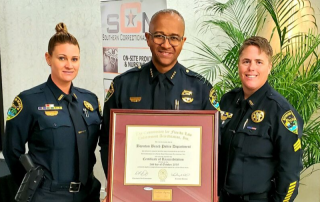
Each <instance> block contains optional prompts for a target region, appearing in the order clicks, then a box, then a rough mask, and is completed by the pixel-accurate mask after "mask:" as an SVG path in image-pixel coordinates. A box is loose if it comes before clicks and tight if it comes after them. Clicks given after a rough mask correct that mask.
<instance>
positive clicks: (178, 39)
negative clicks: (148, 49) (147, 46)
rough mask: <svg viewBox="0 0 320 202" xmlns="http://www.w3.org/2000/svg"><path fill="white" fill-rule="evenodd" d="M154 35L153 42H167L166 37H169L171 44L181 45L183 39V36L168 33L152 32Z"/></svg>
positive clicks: (159, 43)
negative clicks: (168, 34) (167, 34)
mask: <svg viewBox="0 0 320 202" xmlns="http://www.w3.org/2000/svg"><path fill="white" fill-rule="evenodd" d="M149 34H150V35H151V36H152V39H153V42H154V43H156V44H158V45H161V44H163V43H165V41H166V39H168V41H169V43H170V45H171V46H179V45H180V44H181V41H182V40H183V37H180V36H174V35H173V36H166V35H162V34H151V33H149Z"/></svg>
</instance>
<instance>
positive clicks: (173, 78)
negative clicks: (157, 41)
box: [149, 61, 182, 85]
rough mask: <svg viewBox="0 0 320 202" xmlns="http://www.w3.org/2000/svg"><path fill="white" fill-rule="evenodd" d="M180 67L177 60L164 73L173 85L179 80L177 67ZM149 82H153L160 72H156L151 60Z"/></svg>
mask: <svg viewBox="0 0 320 202" xmlns="http://www.w3.org/2000/svg"><path fill="white" fill-rule="evenodd" d="M181 67H182V65H180V64H179V63H178V62H177V63H176V64H175V65H174V66H173V67H172V68H171V69H170V70H169V71H168V72H166V73H164V75H165V77H166V78H167V79H168V81H170V83H172V84H173V85H175V84H176V83H177V82H179V80H180V79H179V78H180V77H181V75H180V74H181V73H180V71H179V69H180V68H181ZM149 71H150V82H153V81H154V80H155V79H156V78H157V77H158V75H159V74H161V73H160V72H158V70H157V69H156V67H155V66H154V64H153V62H152V61H151V62H150V70H149Z"/></svg>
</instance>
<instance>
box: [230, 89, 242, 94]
mask: <svg viewBox="0 0 320 202" xmlns="http://www.w3.org/2000/svg"><path fill="white" fill-rule="evenodd" d="M241 89H242V88H234V89H232V90H231V91H229V93H239V92H240V91H241Z"/></svg>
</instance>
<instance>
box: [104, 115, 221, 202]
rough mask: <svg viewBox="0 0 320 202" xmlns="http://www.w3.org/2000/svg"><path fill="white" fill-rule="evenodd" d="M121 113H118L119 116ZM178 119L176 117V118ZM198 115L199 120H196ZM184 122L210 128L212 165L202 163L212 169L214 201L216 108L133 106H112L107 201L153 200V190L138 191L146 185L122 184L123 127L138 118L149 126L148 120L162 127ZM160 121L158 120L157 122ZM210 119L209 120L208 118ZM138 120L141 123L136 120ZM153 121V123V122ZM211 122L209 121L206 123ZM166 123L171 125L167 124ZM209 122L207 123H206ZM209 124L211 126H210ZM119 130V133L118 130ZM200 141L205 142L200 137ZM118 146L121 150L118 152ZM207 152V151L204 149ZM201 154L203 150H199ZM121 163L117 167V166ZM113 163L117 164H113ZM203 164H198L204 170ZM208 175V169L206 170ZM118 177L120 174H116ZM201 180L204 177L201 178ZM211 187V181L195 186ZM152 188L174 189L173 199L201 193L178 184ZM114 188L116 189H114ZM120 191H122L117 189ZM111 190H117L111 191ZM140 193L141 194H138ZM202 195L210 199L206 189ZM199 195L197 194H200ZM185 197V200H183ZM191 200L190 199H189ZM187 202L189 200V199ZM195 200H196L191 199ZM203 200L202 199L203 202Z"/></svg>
mask: <svg viewBox="0 0 320 202" xmlns="http://www.w3.org/2000/svg"><path fill="white" fill-rule="evenodd" d="M118 115H120V116H118ZM178 117H179V119H175V118H178ZM196 118H198V119H199V120H197V119H196ZM182 119H184V121H186V122H187V124H188V123H192V124H193V125H197V126H202V127H203V128H206V129H207V130H209V129H210V131H212V136H211V137H210V138H209V139H210V140H211V141H212V144H210V143H209V144H207V145H211V146H210V148H207V149H210V150H211V154H210V160H211V165H205V166H211V168H208V169H209V171H210V172H211V173H209V175H210V178H211V179H209V181H211V187H210V194H211V196H210V198H211V200H207V199H206V201H210V202H217V201H218V197H217V170H218V169H217V165H218V129H219V124H218V123H219V115H218V111H217V110H134V109H111V113H110V120H111V121H110V133H109V134H110V135H109V159H108V166H109V169H108V184H107V190H108V197H107V199H108V201H109V202H117V201H126V202H127V201H128V202H130V201H134V202H136V201H139V202H149V201H150V202H151V201H152V195H151V194H152V192H151V191H150V192H148V191H145V190H146V189H144V190H143V192H142V191H141V190H142V189H143V187H149V185H145V186H144V185H134V186H128V185H124V183H123V182H122V183H121V179H122V178H121V176H123V175H124V173H123V169H124V168H122V165H121V164H123V165H124V163H125V162H123V161H124V160H123V155H124V153H125V151H122V150H123V148H121V146H120V145H121V144H123V141H124V140H125V138H126V134H125V133H123V132H121V131H122V130H123V129H122V128H123V127H124V131H126V129H125V128H126V127H125V126H126V125H141V124H142V123H141V121H143V125H148V124H149V122H150V125H155V123H157V125H163V126H169V125H170V126H171V125H172V126H174V125H181V121H183V120H182ZM158 120H160V121H158ZM175 120H178V121H177V122H178V123H177V124H175V123H174V122H175ZM211 120H212V121H211ZM139 121H140V122H139ZM155 121H156V122H155ZM208 121H209V122H210V123H209V122H208ZM168 122H170V124H169V125H168ZM208 123H209V124H208ZM210 124H211V125H210ZM119 131H120V132H119ZM203 141H205V140H204V139H203ZM119 148H120V149H121V151H119ZM206 151H208V150H206ZM202 153H203V152H202ZM119 165H120V166H119ZM115 166H116V167H115ZM203 166H204V164H203V165H202V166H201V167H202V169H203ZM206 173H207V174H208V171H206ZM119 176H120V177H119ZM201 176H202V178H203V179H205V180H206V178H205V177H206V175H204V174H201ZM201 181H203V180H201ZM208 185H209V186H210V183H208V184H205V183H203V184H202V186H201V187H198V188H199V189H208V188H206V187H207V186H208ZM151 187H152V188H153V189H173V201H177V202H180V201H183V200H184V201H186V199H187V198H186V197H189V198H188V200H189V201H190V199H192V195H194V194H197V193H198V194H199V193H201V190H196V191H195V192H193V190H192V189H193V188H194V189H196V188H195V187H192V186H190V187H180V186H162V185H159V186H158V185H157V186H151ZM114 190H117V191H114ZM119 190H121V192H120V191H119ZM114 192H116V193H117V195H116V194H114ZM119 193H122V194H121V197H123V196H126V195H128V197H129V198H127V199H126V200H124V199H123V198H121V199H119V198H117V197H119V196H120V194H119ZM141 193H143V194H141ZM205 193H206V194H205V195H206V197H207V198H209V197H208V196H207V195H208V191H207V190H206V191H205ZM139 194H140V195H141V196H139ZM199 197H200V195H199ZM183 198H184V199H183ZM191 201H192V200H191ZM191 201H190V202H191ZM194 201H198V200H194ZM206 201H203V202H206Z"/></svg>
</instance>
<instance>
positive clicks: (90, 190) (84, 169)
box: [3, 23, 101, 202]
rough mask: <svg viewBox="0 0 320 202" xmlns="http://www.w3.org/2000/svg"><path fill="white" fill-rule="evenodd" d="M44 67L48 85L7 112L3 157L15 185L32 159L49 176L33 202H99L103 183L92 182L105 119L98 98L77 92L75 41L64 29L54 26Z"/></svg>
mask: <svg viewBox="0 0 320 202" xmlns="http://www.w3.org/2000/svg"><path fill="white" fill-rule="evenodd" d="M56 32H57V33H56V34H55V35H53V36H52V37H51V39H50V41H49V45H48V52H47V53H46V54H45V58H46V61H47V63H48V65H49V66H50V67H51V75H50V76H49V78H48V80H47V82H45V83H43V84H41V85H39V86H36V87H34V88H31V89H29V90H26V91H24V92H22V93H20V94H19V95H18V96H17V97H16V98H15V99H14V101H13V103H12V106H11V107H10V109H9V110H8V116H7V122H6V132H5V144H4V151H3V152H4V157H5V160H6V162H7V164H8V166H9V168H10V171H11V173H12V175H13V177H14V178H15V180H16V182H17V183H21V181H22V178H23V176H24V174H25V173H26V172H25V169H24V168H23V167H22V165H21V163H20V162H19V157H20V156H21V155H22V154H24V153H25V144H26V143H27V142H28V147H29V152H28V153H29V155H30V157H31V159H32V161H33V163H34V164H35V165H36V166H41V168H42V169H43V171H44V173H45V176H44V179H43V180H42V182H41V184H40V185H39V188H38V189H37V190H36V192H35V194H34V196H33V199H32V201H33V202H40V201H41V202H46V201H59V202H82V201H93V202H98V201H99V193H100V187H101V185H100V182H99V181H98V180H97V179H96V178H95V177H94V176H93V174H92V171H93V165H94V164H95V162H96V159H95V155H94V151H95V148H96V145H97V141H98V135H99V126H100V123H101V115H100V113H99V104H98V100H97V96H96V95H95V94H93V93H91V92H90V91H87V90H84V89H81V88H77V87H75V86H73V84H72V80H73V79H74V78H75V77H76V76H77V74H78V70H79V66H80V48H79V44H78V42H77V39H76V38H75V37H74V36H73V35H71V34H70V33H68V31H67V27H66V25H65V24H64V23H59V24H58V25H57V26H56Z"/></svg>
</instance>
